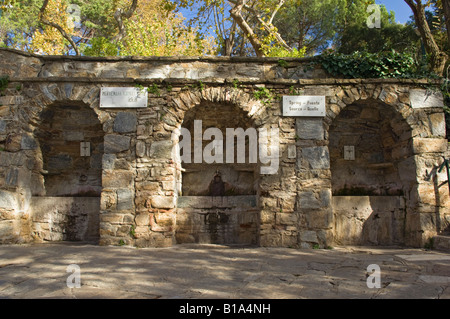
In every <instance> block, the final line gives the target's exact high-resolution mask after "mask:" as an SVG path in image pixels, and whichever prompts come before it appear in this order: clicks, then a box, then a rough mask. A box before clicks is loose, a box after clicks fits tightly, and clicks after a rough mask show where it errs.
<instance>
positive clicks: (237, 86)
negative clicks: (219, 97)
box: [232, 79, 241, 89]
mask: <svg viewBox="0 0 450 319" xmlns="http://www.w3.org/2000/svg"><path fill="white" fill-rule="evenodd" d="M232 85H233V88H234V89H239V88H240V87H241V82H239V80H238V79H233V83H232Z"/></svg>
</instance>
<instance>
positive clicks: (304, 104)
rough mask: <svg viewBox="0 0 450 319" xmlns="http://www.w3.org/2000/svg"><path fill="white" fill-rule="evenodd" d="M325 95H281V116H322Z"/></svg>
mask: <svg viewBox="0 0 450 319" xmlns="http://www.w3.org/2000/svg"><path fill="white" fill-rule="evenodd" d="M325 114H326V111H325V96H305V95H299V96H297V95H296V96H287V95H285V96H283V116H302V117H324V116H325Z"/></svg>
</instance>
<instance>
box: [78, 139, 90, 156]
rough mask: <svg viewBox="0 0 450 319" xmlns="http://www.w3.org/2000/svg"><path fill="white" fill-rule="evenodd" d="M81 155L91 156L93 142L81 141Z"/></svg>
mask: <svg viewBox="0 0 450 319" xmlns="http://www.w3.org/2000/svg"><path fill="white" fill-rule="evenodd" d="M80 156H82V157H85V156H91V143H89V142H81V143H80Z"/></svg>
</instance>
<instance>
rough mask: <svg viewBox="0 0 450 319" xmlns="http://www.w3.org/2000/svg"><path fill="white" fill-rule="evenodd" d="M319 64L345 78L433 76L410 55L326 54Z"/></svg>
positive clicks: (396, 53) (385, 53) (391, 53)
mask: <svg viewBox="0 0 450 319" xmlns="http://www.w3.org/2000/svg"><path fill="white" fill-rule="evenodd" d="M318 62H319V63H320V64H321V65H322V67H323V68H324V69H325V70H326V71H327V72H328V73H330V74H332V75H334V76H343V77H345V78H366V79H370V78H419V77H423V76H428V77H433V75H432V74H431V73H429V72H427V71H426V70H424V69H423V68H421V66H420V65H418V63H417V62H416V61H415V60H414V58H413V56H412V55H411V54H408V53H403V54H402V53H399V52H396V51H394V50H392V51H390V52H380V53H368V52H354V53H352V54H349V55H345V54H340V53H337V54H325V55H322V56H320V57H319V58H318Z"/></svg>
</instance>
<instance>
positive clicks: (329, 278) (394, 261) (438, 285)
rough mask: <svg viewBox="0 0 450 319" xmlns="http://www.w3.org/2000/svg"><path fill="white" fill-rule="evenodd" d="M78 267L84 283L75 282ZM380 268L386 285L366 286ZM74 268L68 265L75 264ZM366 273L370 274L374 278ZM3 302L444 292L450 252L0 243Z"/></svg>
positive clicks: (449, 284)
mask: <svg viewBox="0 0 450 319" xmlns="http://www.w3.org/2000/svg"><path fill="white" fill-rule="evenodd" d="M72 264H76V265H78V266H79V267H80V279H81V281H80V282H81V287H80V288H69V287H68V286H67V282H68V278H69V277H70V278H69V283H76V281H75V280H72V279H73V278H74V276H75V275H76V274H74V273H71V272H67V271H68V266H69V265H72ZM374 264H375V265H378V266H379V267H380V270H381V272H380V275H381V276H380V278H381V287H380V288H369V287H368V285H367V282H368V281H369V282H376V281H374V280H373V278H374V273H373V272H372V271H368V266H369V265H374ZM69 270H70V269H69ZM368 279H369V280H368ZM0 298H15V299H21V298H120V299H124V298H126V299H128V298H150V299H157V298H163V299H171V298H194V299H203V298H219V299H235V298H236V299H239V298H244V299H246V298H256V299H260V298H264V299H292V298H320V299H322V298H362V299H366V298H408V299H409V298H420V299H422V298H446V299H450V252H443V251H427V250H423V249H403V248H398V247H397V248H392V247H391V248H379V247H376V248H375V247H337V248H334V249H330V250H296V249H288V248H262V247H258V248H236V247H226V246H214V245H197V246H193V245H190V246H189V245H180V246H175V247H171V248H158V249H156V248H154V249H153V248H151V249H148V248H146V249H137V248H130V247H108V246H102V247H100V246H94V245H76V244H72V243H61V244H39V245H19V246H12V245H4V246H0Z"/></svg>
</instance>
